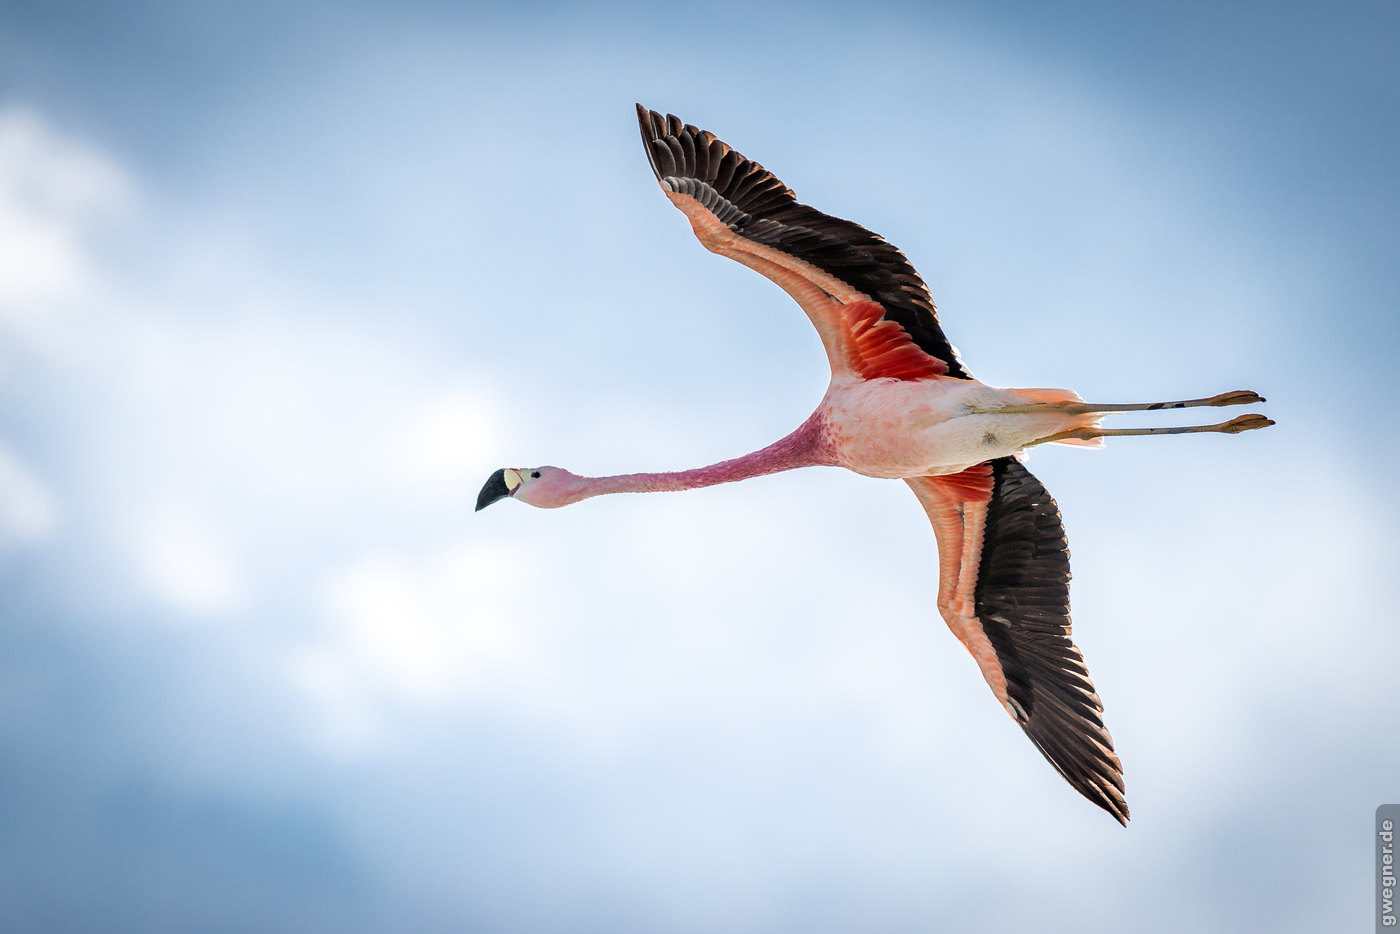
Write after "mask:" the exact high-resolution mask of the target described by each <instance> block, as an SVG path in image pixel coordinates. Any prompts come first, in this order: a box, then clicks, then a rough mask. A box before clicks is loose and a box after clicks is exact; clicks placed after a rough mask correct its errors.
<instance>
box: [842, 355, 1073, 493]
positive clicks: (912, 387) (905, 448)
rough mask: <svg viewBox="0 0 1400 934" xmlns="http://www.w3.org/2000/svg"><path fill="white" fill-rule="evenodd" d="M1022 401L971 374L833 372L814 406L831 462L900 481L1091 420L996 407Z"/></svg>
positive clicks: (958, 467)
mask: <svg viewBox="0 0 1400 934" xmlns="http://www.w3.org/2000/svg"><path fill="white" fill-rule="evenodd" d="M1030 401H1032V400H1031V399H1028V398H1027V397H1026V396H1025V395H1024V394H1023V393H1022V392H1021V391H1020V390H1016V389H999V388H997V387H995V386H988V385H986V384H985V383H980V382H978V381H977V380H974V379H951V378H947V377H935V378H933V379H926V380H918V381H901V380H892V379H876V380H861V379H855V378H851V377H838V378H834V379H833V380H832V383H831V386H830V388H829V389H828V390H827V393H826V397H825V398H824V399H823V400H822V405H821V408H820V409H819V411H820V412H821V413H822V416H823V420H824V422H825V425H826V430H827V433H828V435H829V437H830V439H831V444H832V448H833V450H834V452H835V456H836V462H837V463H838V464H840V465H841V466H842V467H845V468H847V469H848V470H852V471H854V472H856V473H858V474H862V475H864V476H867V477H877V478H881V479H889V480H902V479H904V478H906V477H926V476H944V475H947V474H955V473H959V472H961V471H963V470H966V469H967V468H969V467H973V466H976V465H977V464H981V463H984V462H986V461H989V460H993V459H995V458H998V457H1010V456H1011V455H1014V454H1016V453H1017V452H1018V451H1021V450H1023V449H1024V448H1026V447H1028V446H1030V445H1032V444H1034V443H1036V442H1038V441H1040V440H1041V439H1044V438H1048V437H1050V436H1051V435H1054V434H1056V433H1059V432H1062V431H1067V430H1070V429H1073V428H1076V427H1079V426H1080V425H1082V424H1085V423H1086V418H1090V419H1091V418H1092V416H1071V415H1065V414H1063V413H1061V412H1058V411H1056V410H1053V409H1049V410H1047V411H1045V412H1043V413H1024V414H1022V413H1016V414H1000V413H998V411H997V410H998V409H1002V408H1007V407H1014V406H1022V405H1025V404H1026V403H1027V402H1030Z"/></svg>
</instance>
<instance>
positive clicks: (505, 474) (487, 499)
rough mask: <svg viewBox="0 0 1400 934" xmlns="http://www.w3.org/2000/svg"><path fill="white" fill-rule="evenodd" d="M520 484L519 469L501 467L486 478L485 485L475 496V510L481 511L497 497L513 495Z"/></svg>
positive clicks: (502, 497)
mask: <svg viewBox="0 0 1400 934" xmlns="http://www.w3.org/2000/svg"><path fill="white" fill-rule="evenodd" d="M519 486H520V471H518V470H512V469H510V468H509V467H502V468H501V469H500V470H498V471H496V472H495V473H493V474H492V475H491V476H490V477H489V478H487V480H486V485H485V486H484V487H482V488H481V492H480V493H479V494H478V495H477V497H476V511H477V512H481V510H483V509H485V508H486V507H487V506H490V505H491V504H492V503H494V502H495V501H496V500H498V499H505V498H506V497H507V496H512V495H514V493H515V491H516V489H517V488H518V487H519Z"/></svg>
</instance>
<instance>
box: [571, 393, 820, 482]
mask: <svg viewBox="0 0 1400 934" xmlns="http://www.w3.org/2000/svg"><path fill="white" fill-rule="evenodd" d="M836 462H837V461H836V452H835V449H834V448H833V447H832V444H831V440H830V438H828V437H827V433H826V424H825V422H824V420H823V419H822V418H821V413H820V412H813V413H812V415H811V416H810V417H809V418H808V419H807V420H806V421H805V422H803V423H802V424H801V425H800V426H799V427H798V428H797V430H796V431H794V432H793V433H792V434H790V435H788V436H786V437H784V438H780V439H779V440H777V441H774V442H773V443H772V444H770V445H768V446H767V447H766V448H763V449H762V450H758V451H754V452H753V453H752V454H745V455H744V456H743V457H736V458H734V459H733V460H727V461H721V462H720V463H718V464H711V465H710V466H708V467H697V468H695V469H694V470H677V471H672V472H668V473H629V474H621V475H618V476H615V477H579V480H580V481H581V482H580V483H579V493H578V495H577V496H576V497H575V498H572V501H577V500H580V499H587V498H588V497H590V496H601V495H603V494H606V493H660V492H666V491H676V490H694V489H699V488H700V487H706V486H714V485H716V484H719V483H733V482H734V481H736V480H747V479H749V478H750V477H761V476H764V475H765V474H770V473H779V472H780V471H784V470H795V469H797V468H798V467H822V466H832V465H834V464H836Z"/></svg>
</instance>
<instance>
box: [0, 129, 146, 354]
mask: <svg viewBox="0 0 1400 934" xmlns="http://www.w3.org/2000/svg"><path fill="white" fill-rule="evenodd" d="M133 199H134V194H133V188H132V185H131V183H130V182H129V181H128V179H127V177H126V176H125V175H124V174H123V173H122V172H121V170H119V169H118V168H117V167H116V166H115V165H114V164H113V163H112V162H111V161H110V160H108V159H107V158H106V157H104V156H103V155H101V154H100V153H98V152H97V151H95V150H93V149H91V148H89V147H87V146H84V145H82V144H80V143H77V142H74V141H73V140H71V139H69V138H66V137H64V136H62V135H60V134H59V133H57V132H55V131H54V130H53V129H52V128H51V127H49V126H48V125H47V124H46V123H45V122H44V121H43V120H42V119H40V117H39V116H37V115H36V114H34V113H32V112H30V111H28V110H23V109H19V108H14V107H10V108H5V109H0V322H3V323H8V324H10V325H11V326H12V327H16V328H18V329H21V330H23V329H27V328H30V327H32V326H33V325H34V323H35V322H34V319H36V318H42V317H43V316H44V315H45V314H47V313H48V311H49V310H50V309H51V307H52V306H53V304H54V303H56V302H60V301H63V300H66V299H71V298H73V297H75V296H77V295H79V294H81V293H82V292H83V290H84V289H86V288H88V287H89V286H91V284H92V281H93V278H94V270H93V267H92V263H91V261H90V259H89V257H88V255H87V247H86V243H85V241H86V238H87V235H88V233H89V231H90V230H91V229H92V228H93V227H94V226H95V225H96V224H97V223H98V222H100V221H101V220H102V219H103V218H105V217H108V216H111V215H114V214H118V213H120V212H122V211H124V210H126V209H128V208H130V206H131V205H132V203H133Z"/></svg>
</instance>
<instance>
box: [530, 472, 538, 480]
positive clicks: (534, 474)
mask: <svg viewBox="0 0 1400 934" xmlns="http://www.w3.org/2000/svg"><path fill="white" fill-rule="evenodd" d="M530 477H531V478H532V479H535V480H538V479H539V478H540V472H539V471H538V470H532V471H530Z"/></svg>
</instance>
